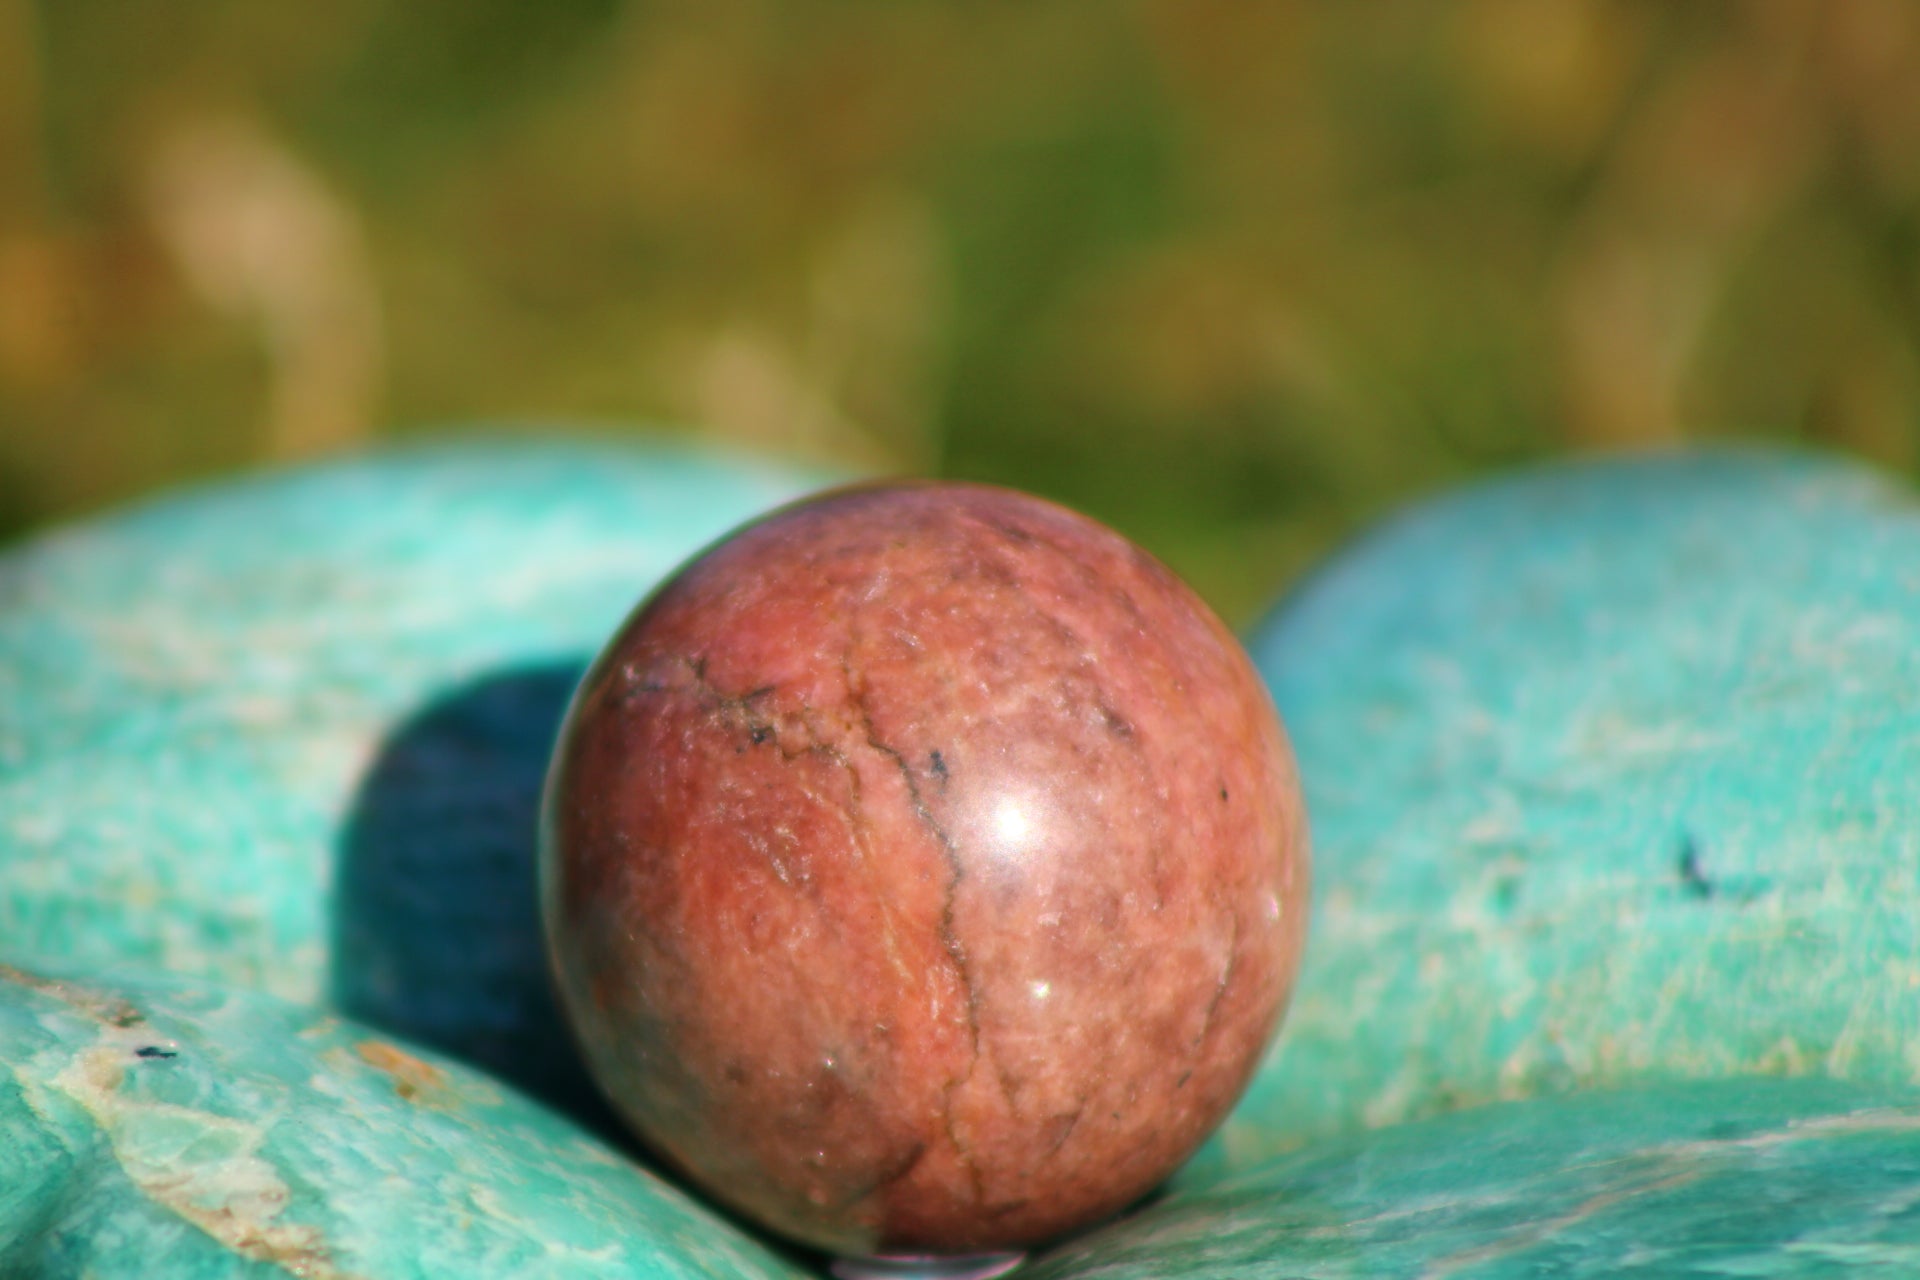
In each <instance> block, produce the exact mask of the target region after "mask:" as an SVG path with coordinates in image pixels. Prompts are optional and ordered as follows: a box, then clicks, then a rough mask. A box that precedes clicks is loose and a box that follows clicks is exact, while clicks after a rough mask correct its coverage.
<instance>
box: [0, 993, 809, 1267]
mask: <svg viewBox="0 0 1920 1280" xmlns="http://www.w3.org/2000/svg"><path fill="white" fill-rule="evenodd" d="M0 1275H4V1276H8V1277H18V1278H20V1280H39V1278H41V1277H44V1278H45V1280H57V1278H64V1277H72V1276H88V1277H94V1278H95V1280H153V1278H155V1277H164V1278H165V1280H228V1278H231V1280H258V1278H259V1277H269V1276H281V1277H285V1276H299V1277H304V1278H305V1280H370V1278H371V1277H376V1276H377V1277H381V1278H382V1280H408V1278H409V1277H412V1278H416V1280H424V1278H427V1277H432V1278H433V1280H441V1278H443V1277H444V1278H445V1280H454V1278H455V1277H460V1278H462V1280H465V1278H468V1277H509V1276H511V1277H523V1276H556V1277H557V1276H569V1277H573V1276H578V1277H583V1278H592V1277H605V1278H606V1280H615V1278H619V1280H629V1278H633V1280H638V1278H643V1277H644V1278H645V1280H695V1278H696V1277H697V1278H701V1280H798V1277H799V1273H798V1272H797V1271H796V1269H795V1268H794V1267H792V1266H791V1265H789V1264H787V1263H785V1262H782V1261H781V1260H780V1259H779V1258H777V1257H776V1256H775V1255H774V1254H772V1253H770V1252H769V1251H768V1250H767V1249H766V1248H765V1247H763V1246H761V1245H759V1244H757V1243H755V1242H754V1241H752V1240H751V1239H749V1238H748V1237H747V1236H746V1235H744V1234H743V1233H742V1232H740V1231H739V1230H738V1229H736V1228H733V1227H730V1226H728V1225H727V1224H726V1223H724V1222H722V1221H720V1220H719V1219H717V1218H715V1217H714V1216H713V1215H712V1214H711V1213H710V1212H709V1211H707V1210H706V1209H703V1208H701V1207H699V1206H698V1205H697V1204H695V1203H694V1202H693V1201H692V1200H690V1199H689V1198H688V1197H687V1196H686V1195H685V1194H684V1193H683V1192H681V1191H679V1190H677V1189H675V1188H674V1187H671V1186H669V1185H668V1184H666V1183H664V1182H662V1181H661V1180H660V1179H658V1178H655V1177H653V1176H652V1175H650V1174H648V1173H646V1172H645V1171H643V1170H642V1169H640V1168H639V1167H638V1166H636V1165H634V1164H632V1163H631V1162H629V1161H627V1160H625V1159H623V1158H621V1157H620V1156H618V1155H616V1154H614V1153H612V1152H610V1151H608V1150H607V1149H606V1148H605V1147H603V1146H601V1145H600V1144H599V1143H597V1142H596V1141H594V1140H593V1139H592V1138H590V1137H588V1136H587V1135H586V1134H584V1133H582V1132H580V1131H579V1130H577V1129H575V1128H573V1127H572V1126H571V1125H569V1124H567V1123H566V1122H564V1121H562V1120H559V1119H558V1118H556V1117H555V1116H554V1115H553V1114H552V1113H550V1112H547V1111H544V1110H542V1109H540V1108H538V1107H535V1106H533V1105H531V1104H529V1103H527V1102H525V1101H524V1100H522V1099H521V1098H519V1097H518V1096H516V1095H515V1094H514V1093H513V1092H512V1091H511V1090H507V1089H503V1088H502V1087H501V1086H500V1085H498V1084H497V1083H495V1082H494V1081H492V1080H490V1079H488V1078H487V1077H485V1076H483V1075H480V1074H478V1073H476V1072H473V1071H471V1070H468V1069H466V1068H464V1067H461V1066H459V1065H457V1064H455V1063H453V1062H450V1061H448V1060H446V1059H442V1058H438V1057H435V1056H434V1055H432V1054H430V1053H426V1052H423V1051H418V1050H414V1049H411V1048H408V1047H406V1046H404V1045H401V1044H398V1043H395V1042H394V1041H392V1040H389V1039H387V1038H386V1037H384V1036H382V1035H381V1034H380V1033H378V1032H376V1031H374V1030H372V1029H371V1028H368V1027H365V1026H362V1025H357V1024H355V1023H353V1022H351V1021H348V1020H344V1019H339V1018H335V1017H330V1016H328V1015H325V1014H322V1013H319V1012H316V1011H313V1010H311V1009H303V1008H299V1007H297V1006H294V1005H289V1004H285V1003H282V1002H281V1001H278V1000H275V999H273V998H272V997H270V996H262V995H259V994H257V993H251V992H241V991H237V990H221V989H219V988H217V987H212V986H208V985H205V984H201V983H196V982H191V981H187V980H182V979H168V980H165V981H156V980H152V979H146V980H140V981H133V980H128V979H109V978H106V977H102V976H90V977H88V978H86V979H83V980H77V981H76V980H57V979H54V978H51V977H48V976H47V975H45V974H41V973H30V972H26V971H23V970H20V969H16V968H12V967H9V966H7V965H4V964H0Z"/></svg>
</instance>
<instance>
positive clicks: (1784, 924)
mask: <svg viewBox="0 0 1920 1280" xmlns="http://www.w3.org/2000/svg"><path fill="white" fill-rule="evenodd" d="M1250 647H1251V649H1252V650H1253V653H1254V656H1255V659H1256V661H1257V662H1258V664H1259V665H1260V667H1261V669H1262V671H1263V672H1264V673H1265V675H1266V676H1267V678H1268V679H1269V681H1270V682H1271V686H1272V688H1273V691H1274V695H1275V700H1276V701H1277V702H1278V704H1279V706H1280V709H1281V712H1282V714H1283V715H1284V716H1285V718H1286V721H1287V724H1288V728H1289V731H1290V733H1291V734H1292V736H1293V740H1294V742H1295V745H1296V748H1297V750H1298V752H1299V755H1300V759H1301V762H1302V773H1303V778H1304V784H1305V789H1306V794H1307V800H1308V806H1309V810H1310V812H1311V813H1312V814H1313V817H1314V834H1315V857H1316V868H1315V869H1316V877H1317V882H1318V883H1317V887H1316V901H1315V917H1314V922H1313V926H1312V929H1313V946H1312V947H1311V948H1310V958H1309V963H1308V965H1307V967H1306V970H1305V972H1304V973H1303V974H1302V977H1301V984H1300V989H1299V992H1298V994H1297V996H1296V998H1295V1000H1294V1004H1293V1009H1292V1012H1291V1014H1290V1015H1289V1018H1288V1022H1287V1027H1286V1030H1285V1032H1284V1033H1283V1035H1282V1037H1281V1042H1280V1044H1279V1046H1278V1048H1277V1050H1276V1052H1275V1053H1274V1054H1273V1056H1272V1057H1271V1059H1270V1060H1269V1063H1268V1065H1267V1067H1266V1068H1265V1069H1264V1070H1263V1072H1262V1074H1261V1076H1260V1077H1259V1078H1258V1079H1257V1080H1256V1082H1255V1083H1254V1085H1253V1087H1252V1089H1251V1090H1250V1091H1249V1094H1248V1097H1247V1100H1246V1102H1245V1104H1244V1105H1243V1106H1242V1107H1241V1109H1240V1110H1239V1111H1238V1112H1237V1113H1236V1115H1235V1116H1234V1117H1233V1118H1232V1119H1231V1120H1230V1121H1229V1122H1228V1124H1227V1126H1226V1128H1225V1129H1224V1131H1223V1135H1222V1139H1221V1141H1220V1142H1218V1143H1217V1144H1214V1145H1213V1146H1211V1147H1210V1148H1209V1150H1208V1152H1207V1154H1206V1158H1205V1159H1203V1160H1202V1161H1201V1162H1200V1164H1199V1165H1198V1166H1196V1167H1195V1168H1193V1169H1192V1170H1191V1171H1190V1172H1189V1174H1188V1175H1186V1176H1187V1177H1189V1178H1190V1179H1194V1180H1200V1179H1202V1178H1204V1176H1206V1175H1207V1173H1208V1171H1209V1170H1215V1171H1217V1170H1219V1169H1220V1168H1222V1167H1245V1166H1247V1165H1249V1164H1251V1163H1253V1162H1255V1161H1257V1160H1259V1159H1261V1158H1262V1157H1263V1156H1265V1155H1266V1154H1269V1153H1272V1152H1275V1151H1280V1150H1285V1149H1287V1148H1288V1147H1290V1146H1294V1145H1297V1144H1299V1143H1300V1142H1301V1141H1302V1140H1305V1139H1309V1138H1313V1137H1317V1136H1321V1135H1325V1134H1327V1133H1329V1132H1333V1131H1337V1130H1341V1129H1348V1128H1352V1127H1354V1126H1358V1125H1378V1124H1387V1123H1391V1122H1394V1121H1398V1120H1402V1119H1405V1118H1408V1117H1412V1116H1420V1115H1427V1114H1432V1113H1434V1112H1436V1111H1441V1110H1446V1109H1450V1108H1453V1107H1457V1106H1461V1105H1465V1104H1469V1103H1474V1102H1479V1101H1486V1100H1491V1099H1496V1098H1508V1097H1524V1096H1528V1095H1535V1094H1543V1093H1558V1092H1562V1091H1565V1090H1570V1089H1581V1088H1590V1087H1594V1086H1602V1085H1609V1084H1616V1083H1624V1082H1630V1081H1636V1080H1648V1079H1659V1078H1670V1077H1708V1076H1728V1075H1747V1074H1821V1075H1830V1076H1836V1077H1847V1078H1851V1079H1856V1080H1861V1081H1878V1082H1894V1081H1899V1082H1905V1081H1909V1080H1911V1079H1913V1078H1914V1076H1915V1073H1916V1071H1920V998H1916V997H1917V995H1920V792H1916V789H1915V779H1916V778H1920V509H1916V507H1915V506H1914V502H1913V498H1912V495H1911V493H1910V491H1909V490H1908V488H1907V487H1906V486H1905V485H1904V484H1900V483H1897V482H1894V481H1891V480H1889V479H1886V478H1882V477H1880V476H1877V475H1875V474H1872V473H1870V472H1867V471H1864V470H1862V469H1860V468H1857V467H1853V466H1848V465H1844V464H1839V463H1835V462H1831V461H1824V460H1820V459H1817V458H1812V457H1800V456H1794V455H1783V454H1760V453H1755V454H1743V453H1727V454H1707V455H1694V456H1676V457H1655V458H1647V459H1642V460H1633V461H1620V462H1608V463H1602V464H1592V465H1584V466H1567V467H1560V468H1555V469H1550V470H1543V471H1537V472H1531V473H1527V474H1523V475H1520V476H1516V477H1515V478H1513V479H1511V480H1507V481H1504V482H1501V483H1496V484H1492V485H1487V486H1482V487H1480V488H1476V489H1470V490H1466V491H1464V492H1461V493H1459V494H1456V495H1452V496H1448V497H1446V498H1443V499H1441V500H1439V501H1437V502H1434V503H1431V504H1429V505H1427V506H1424V507H1421V508H1419V509H1417V510H1414V511H1412V512H1411V513H1409V514H1407V515H1405V516H1403V517H1401V518H1399V519H1397V520H1394V521H1393V522H1391V523H1389V524H1388V525H1386V526H1385V527H1384V528H1382V529H1381V530H1380V531H1379V532H1377V533H1375V534H1373V535H1372V536H1371V537H1368V538H1366V539H1364V540H1363V541H1361V542H1360V544H1359V545H1358V546H1356V547H1355V548H1353V549H1352V550H1351V551H1349V552H1347V553H1346V554H1345V555H1344V556H1341V557H1339V558H1337V559H1336V560H1334V561H1333V562H1332V563H1331V564H1329V565H1328V566H1327V567H1326V568H1324V569H1323V570H1322V571H1320V572H1319V573H1318V574H1317V575H1316V576H1315V577H1313V578H1312V579H1310V580H1309V581H1308V582H1307V584H1306V585H1305V586H1304V588H1303V589H1302V590H1300V591H1299V592H1298V593H1297V594H1296V595H1295V596H1294V597H1293V598H1292V599H1291V600H1289V601H1288V602H1286V604H1285V605H1284V606H1283V607H1282V608H1281V609H1280V610H1279V611H1278V612H1277V613H1276V614H1275V615H1274V616H1273V617H1272V618H1271V619H1269V620H1268V621H1267V622H1266V623H1265V624H1264V625H1262V626H1261V627H1260V628H1259V629H1258V630H1257V631H1256V632H1255V634H1254V636H1253V639H1252V640H1251V642H1250Z"/></svg>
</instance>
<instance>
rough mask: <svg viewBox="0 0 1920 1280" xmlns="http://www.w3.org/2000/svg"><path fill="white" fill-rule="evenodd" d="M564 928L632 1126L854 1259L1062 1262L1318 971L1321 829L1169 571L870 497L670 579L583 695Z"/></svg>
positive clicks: (584, 1001)
mask: <svg viewBox="0 0 1920 1280" xmlns="http://www.w3.org/2000/svg"><path fill="white" fill-rule="evenodd" d="M548 821H549V842H548V847H547V851H546V857H545V861H544V863H543V870H544V872H545V874H546V877H547V885H546V889H547V902H548V931H549V937H550V940H551V943H552V946H553V948H554V951H555V955H556V959H557V964H558V968H559V972H560V974H561V978H562V988H563V992H564V994H565V995H566V996H567V998H568V1005H569V1010H570V1013H571V1014H572V1016H573V1019H574V1022H575V1025H576V1027H577V1029H578V1030H579V1031H580V1032H581V1035H582V1038H583V1042H584V1044H585V1046H586V1048H587V1051H588V1057H589V1059H590V1060H591V1061H592V1062H593V1063H594V1065H595V1067H596V1074H597V1075H598V1076H599V1078H600V1079H601V1080H602V1081H603V1083H605V1084H606V1085H607V1087H608V1088H609V1090H610V1092H611V1094H612V1096H613V1097H614V1099H615V1100H616V1102H617V1103H618V1104H620V1105H621V1106H622V1107H623V1109H624V1110H625V1111H626V1112H627V1113H628V1114H629V1115H630V1116H631V1117H632V1118H633V1119H634V1120H635V1121H636V1123H637V1124H638V1125H639V1126H640V1128H641V1129H642V1130H643V1131H644V1132H645V1133H646V1134H647V1135H648V1136H649V1137H650V1138H651V1139H652V1141H653V1142H654V1143H656V1144H657V1145H658V1146H659V1147H660V1148H661V1149H662V1150H663V1151H664V1152H665V1153H667V1154H668V1155H669V1156H670V1157H671V1158H672V1159H673V1160H674V1161H675V1163H677V1164H678V1165H680V1166H681V1167H683V1168H685V1169H686V1170H688V1171H690V1172H691V1173H692V1174H693V1175H694V1176H695V1177H696V1178H697V1179H698V1180H699V1181H700V1182H701V1183H702V1184H704V1185H705V1186H707V1187H708V1188H709V1189H710V1190H712V1191H713V1192H714V1194H716V1195H718V1196H720V1197H721V1198H723V1199H725V1200H727V1201H729V1202H731V1203H733V1204H735V1205H738V1206H740V1207H742V1208H743V1209H745V1210H747V1211H749V1212H750V1213H752V1214H754V1215H755V1216H757V1217H760V1218H761V1219H763V1220H764V1221H766V1222H768V1223H769V1224H771V1225H772V1226H774V1227H775V1228H776V1229H778V1230H780V1231H783V1232H786V1233H790V1234H792V1235H794V1236H797V1237H800V1238H802V1239H805V1240H808V1241H811V1242H813V1243H816V1244H820V1245H823V1246H826V1247H830V1248H834V1249H838V1250H842V1251H848V1252H864V1251H888V1252H893V1251H906V1250H947V1251H959V1250H969V1249H978V1248H987V1247H1003V1246H1008V1245H1017V1244H1024V1243H1029V1242H1032V1241H1036V1240H1042V1239H1046V1238H1048V1237H1051V1236H1054V1235H1057V1234H1059V1233H1060V1232H1062V1231H1064V1230H1067V1229H1070V1228H1072V1227H1075V1226H1079V1225H1082V1224H1084V1223H1086V1222H1088V1221H1090V1220H1095V1219H1098V1218H1100V1217H1101V1216H1104V1215H1106V1214H1109V1213H1111V1212H1113V1211H1115V1210H1117V1209H1119V1208H1121V1207H1122V1206H1123V1205H1125V1204H1126V1203H1127V1202H1129V1201H1130V1200H1132V1199H1134V1198H1136V1197H1137V1196H1139V1195H1140V1194H1141V1193H1143V1192H1145V1191H1147V1190H1148V1189H1149V1188H1151V1187H1152V1186H1153V1185H1154V1184H1155V1183H1156V1182H1157V1181H1159V1180H1160V1179H1161V1178H1162V1177H1164V1176H1165V1175H1166V1173H1167V1172H1168V1171H1170V1170H1171V1169H1172V1168H1173V1166H1174V1165H1175V1164H1176V1163H1178V1161H1179V1160H1180V1159H1181V1158H1183V1157H1184V1156H1185V1155H1186V1154H1187V1153H1188V1152H1189V1151H1190V1150H1191V1149H1192V1148H1193V1146H1194V1145H1195V1144H1196V1143H1197V1142H1199V1141H1200V1140H1201V1138H1202V1137H1203V1136H1204V1135H1205V1134H1206V1132H1207V1131H1208V1130H1209V1129H1210V1128H1211V1127H1212V1125H1213V1124H1214V1123H1215V1122H1216V1121H1217V1119H1218V1118H1219V1116H1220V1115H1221V1113H1222V1112H1224V1110H1225V1109H1226V1108H1227V1107H1228V1106H1229V1105H1230V1104H1231V1103H1232V1101H1233V1099H1234V1098H1235V1097H1236V1096H1237V1095H1238V1093H1239V1091H1240V1089H1241V1087H1242V1086H1243V1084H1244V1083H1245V1081H1246V1078H1247V1075H1248V1073H1249V1072H1250V1071H1251V1070H1252V1067H1253V1064H1254V1062H1255V1061H1256V1060H1257V1058H1258V1056H1259V1054H1260V1052H1261V1050H1262V1049H1263V1047H1264V1046H1265V1044H1266V1043H1267V1040H1268V1038H1269V1035H1270V1033H1271V1032H1272V1030H1273V1027H1274V1025H1275V1022H1276V1020H1277V1018H1278V1016H1279V1012H1280V1008H1281V1005H1282V1002H1283V1000H1284V998H1285V995H1286V992H1287V989H1288V987H1289V985H1290V984H1291V981H1292V975H1293V969H1294V966H1295V963H1296V959H1297V956H1298V952H1299V948H1300V943H1301V937H1302V927H1303V924H1304V921H1305V908H1306V889H1307V866H1306V846H1305V837H1306V833H1305V827H1304V824H1303V819H1302V814H1301V811H1300V808H1299V802H1298V796H1297V792H1296V784H1295V778H1294V772H1293V766H1292V763H1291V760H1290V758H1289V756H1288V754H1287V749H1286V746H1285V743H1284V741H1283V739H1282V737H1281V733H1280V730H1279V726H1278V724H1277V723H1276V722H1275V720H1274V716H1273V712H1272V710H1271V706H1270V704H1269V702H1268V700H1267V697H1266V694H1265V692H1264V690H1263V689H1262V688H1261V687H1260V685H1259V682H1258V680H1257V678H1256V677H1255V675H1254V673H1253V670H1252V668H1251V666H1250V664H1249V663H1248V662H1247V659H1246V657H1245V655H1244V654H1243V653H1242V652H1241V650H1240V648H1239V646H1238V645H1237V644H1236V643H1235V641H1234V640H1233V638H1232V637H1231V636H1230V635H1229V634H1228V633H1227V632H1226V631H1225V630H1224V628H1222V626H1221V625H1220V623H1219V622H1218V621H1217V620H1216V619H1215V618H1214V617H1213V615H1212V614H1211V613H1210V612H1209V611H1208V610H1207V609H1206V608H1205V606H1204V605H1202V604H1201V603H1200V602H1199V601H1198V599H1197V598H1196V597H1194V596H1193V594H1192V593H1191V592H1190V591H1189V590H1188V589H1187V588H1186V587H1185V586H1183V585H1182V584H1181V583H1179V582H1178V581H1177V580H1176V579H1175V578H1174V577H1173V576H1172V575H1171V574H1169V573H1168V572H1167V571H1166V570H1165V569H1164V568H1162V567H1161V566H1160V565H1159V564H1157V563H1156V562H1155V561H1153V560H1152V559H1151V558H1149V557H1148V556H1147V555H1146V554H1145V553H1143V552H1141V551H1140V550H1138V549H1137V548H1135V547H1133V546H1131V545H1130V544H1128V543H1127V542H1126V541H1125V540H1123V539H1121V538H1120V537H1119V536H1118V535H1115V534H1113V533H1112V532H1110V531H1108V530H1106V529H1103V528H1101V527H1100V526H1098V525H1097V524H1094V523H1093V522H1091V521H1089V520H1086V519H1085V518H1084V517H1081V516H1077V515H1075V514H1073V513H1071V512H1067V511H1064V510H1062V509H1060V508H1057V507H1054V506H1051V505H1050V504H1046V503H1042V502H1040V501H1038V500H1036V499H1032V498H1028V497H1025V496H1023V495H1019V494H1014V493H1010V492H1008V491H1005V490H997V489H988V488H983V487H977V486H963V485H897V486H882V487H873V488H862V489H855V490H850V491H843V492H841V493H838V494H835V495H832V496H829V497H827V498H825V499H821V500H815V501H812V502H808V503H805V504H802V505H800V506H799V507H796V508H793V509H790V510H788V511H786V512H784V513H782V514H780V515H778V516H776V517H774V518H771V519H769V520H767V521H764V522H762V523H759V524H757V525H755V526H753V527H751V528H750V529H748V530H746V531H745V532H743V533H741V534H739V535H738V536H736V537H734V538H732V539H730V540H729V541H728V542H726V543H724V544H722V545H721V546H720V547H719V548H717V549H715V550H713V551H711V552H709V553H708V554H707V555H706V556H704V557H703V558H702V559H701V560H699V561H698V562H696V563H695V564H694V565H693V566H691V567H690V568H689V569H687V570H686V571H684V572H683V573H681V574H680V575H678V576H676V577H675V578H674V579H673V580H672V581H671V582H670V583H669V584H668V585H667V586H665V587H664V588H662V590H661V591H660V593H659V594H658V595H657V596H656V597H655V598H654V599H653V600H652V601H651V602H650V603H649V604H648V605H647V606H646V607H645V608H644V609H643V610H642V611H641V612H639V613H638V614H637V615H636V616H635V618H634V619H633V620H632V621H631V622H630V623H629V624H628V625H627V626H626V627H625V628H624V629H623V630H622V631H621V633H620V634H619V635H618V636H617V637H616V639H615V640H614V642H613V643H612V644H611V645H610V646H609V648H608V649H607V651H606V653H605V654H604V655H603V656H602V657H601V659H600V660H599V661H598V662H597V663H596V665H595V667H594V669H593V671H592V672H591V673H590V675H589V676H588V679H587V681H586V682H585V684H584V685H583V686H582V689H581V692H580V695H579V697H578V700H577V702H576V704H575V708H574V711H573V713H572V716H571V720H570V723H569V727H568V729H567V730H566V732H565V733H564V735H563V738H562V743H561V747H560V750H559V754H558V756H557V758H556V763H555V773H554V776H553V779H552V781H551V783H550V791H549V804H548Z"/></svg>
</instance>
